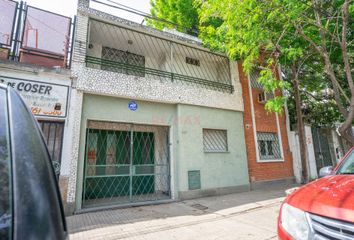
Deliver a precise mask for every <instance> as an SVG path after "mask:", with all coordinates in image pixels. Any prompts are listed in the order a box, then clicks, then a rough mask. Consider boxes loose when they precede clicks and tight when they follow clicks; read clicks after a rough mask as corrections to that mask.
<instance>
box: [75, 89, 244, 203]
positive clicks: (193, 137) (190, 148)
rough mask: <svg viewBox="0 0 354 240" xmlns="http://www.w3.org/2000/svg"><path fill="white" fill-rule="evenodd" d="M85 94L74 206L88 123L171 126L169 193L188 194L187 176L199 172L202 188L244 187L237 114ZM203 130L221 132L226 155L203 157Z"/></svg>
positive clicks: (79, 192) (240, 123)
mask: <svg viewBox="0 0 354 240" xmlns="http://www.w3.org/2000/svg"><path fill="white" fill-rule="evenodd" d="M129 101H130V100H128V99H121V98H114V97H108V96H99V95H89V94H85V95H84V99H83V110H82V119H81V135H80V149H79V163H78V181H77V192H76V197H77V198H76V199H77V201H76V207H77V209H80V208H81V207H80V206H81V196H82V181H83V166H84V151H85V137H86V136H85V134H86V132H85V130H86V124H87V120H101V121H114V122H126V123H139V124H151V125H165V126H170V127H171V128H170V129H171V130H170V141H171V149H170V150H171V161H172V166H171V169H172V171H173V172H172V177H173V179H172V183H173V186H171V188H172V192H173V194H174V196H175V197H177V195H176V194H177V192H178V191H187V190H188V171H189V170H200V173H201V187H202V189H209V188H219V187H229V186H239V185H245V184H248V183H249V182H248V169H247V157H246V148H245V140H244V132H243V120H242V113H241V112H236V111H229V110H221V109H212V108H206V107H198V106H190V105H181V104H176V105H173V104H162V103H151V102H145V101H139V100H136V102H137V103H138V109H137V110H136V111H131V110H130V109H129V108H128V103H129ZM203 128H215V129H226V130H227V135H228V148H229V152H227V153H204V151H203V136H202V129H203Z"/></svg>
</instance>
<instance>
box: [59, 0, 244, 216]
mask: <svg viewBox="0 0 354 240" xmlns="http://www.w3.org/2000/svg"><path fill="white" fill-rule="evenodd" d="M96 4H97V3H96ZM72 72H73V76H75V81H74V83H73V90H72V99H73V102H72V104H73V105H72V106H73V109H72V110H71V113H72V114H73V121H72V125H71V124H70V123H69V125H70V126H69V127H70V133H71V134H72V138H71V141H72V142H70V144H72V156H71V158H70V162H69V161H68V162H66V164H70V165H67V166H66V168H68V169H70V170H71V171H70V180H69V186H68V196H67V204H68V205H67V206H68V211H69V212H73V211H77V212H78V211H84V210H85V209H92V208H95V209H97V208H102V207H106V206H112V205H120V206H124V205H134V204H142V203H153V202H155V203H156V202H164V201H171V200H175V199H187V198H193V197H199V196H209V195H216V194H225V193H232V192H238V191H247V190H249V176H248V168H247V155H246V146H245V136H244V130H243V102H242V92H241V84H240V80H239V73H238V68H237V63H235V62H230V61H229V60H228V58H227V57H225V56H223V55H220V54H216V53H212V52H210V51H208V50H207V49H205V48H202V47H201V46H200V44H199V43H197V42H194V41H193V40H191V39H188V38H186V37H184V36H183V35H178V34H172V33H170V32H164V31H159V30H155V29H153V28H150V27H146V26H143V25H140V24H136V23H133V22H130V21H127V20H124V19H121V18H118V17H114V16H112V15H109V14H107V13H104V12H101V11H99V10H96V9H93V8H90V6H89V1H88V0H79V4H78V16H77V28H76V34H75V46H74V56H73V63H72Z"/></svg>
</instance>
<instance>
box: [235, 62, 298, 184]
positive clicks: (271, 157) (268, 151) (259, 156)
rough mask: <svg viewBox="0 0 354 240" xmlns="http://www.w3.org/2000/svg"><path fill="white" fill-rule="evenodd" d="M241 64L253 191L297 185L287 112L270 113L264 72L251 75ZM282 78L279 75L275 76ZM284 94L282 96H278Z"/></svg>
mask: <svg viewBox="0 0 354 240" xmlns="http://www.w3.org/2000/svg"><path fill="white" fill-rule="evenodd" d="M241 66H242V65H241V64H239V72H240V82H241V84H242V96H243V101H244V115H243V119H244V130H245V138H246V148H247V156H248V168H249V176H250V184H251V188H253V189H254V188H261V187H263V186H265V185H267V184H272V183H275V182H293V181H294V170H293V169H294V166H293V164H294V163H293V159H292V152H291V150H290V147H289V141H288V131H287V129H288V123H287V110H286V109H284V111H283V113H282V114H278V113H272V112H267V111H266V110H265V108H264V106H265V103H266V101H267V98H269V97H272V95H273V94H269V93H265V92H264V89H263V86H262V84H261V83H259V82H258V81H257V80H258V77H259V76H260V70H258V69H253V70H252V71H251V72H250V73H249V74H246V73H245V72H244V71H242V68H241ZM274 74H275V75H276V77H278V78H279V73H278V72H276V73H274ZM276 94H280V93H278V92H277V93H276Z"/></svg>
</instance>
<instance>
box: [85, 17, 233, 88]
mask: <svg viewBox="0 0 354 240" xmlns="http://www.w3.org/2000/svg"><path fill="white" fill-rule="evenodd" d="M86 64H87V66H88V67H91V68H97V69H101V70H107V71H113V72H119V73H124V74H129V75H135V76H139V77H145V76H148V75H150V76H153V77H158V78H162V79H168V80H170V81H176V82H182V83H189V84H196V85H199V86H204V87H207V88H212V89H215V90H221V91H228V92H233V91H234V88H233V85H232V83H231V75H230V64H229V60H228V58H227V57H225V56H223V55H219V54H216V53H211V52H209V51H207V50H204V49H199V48H193V47H191V46H189V45H184V44H182V43H177V42H174V41H171V40H166V39H164V38H160V37H158V36H153V35H151V34H148V33H142V32H139V31H136V30H132V29H127V28H124V27H121V26H117V25H113V24H110V23H105V22H101V21H99V20H94V19H90V22H89V39H88V50H87V56H86Z"/></svg>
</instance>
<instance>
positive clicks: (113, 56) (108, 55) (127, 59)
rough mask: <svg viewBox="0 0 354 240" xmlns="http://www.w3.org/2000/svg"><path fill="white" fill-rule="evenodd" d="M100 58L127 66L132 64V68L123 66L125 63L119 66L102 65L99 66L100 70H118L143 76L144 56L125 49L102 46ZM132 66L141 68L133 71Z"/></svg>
mask: <svg viewBox="0 0 354 240" xmlns="http://www.w3.org/2000/svg"><path fill="white" fill-rule="evenodd" d="M102 59H105V60H110V61H116V62H120V63H124V64H126V65H128V66H133V69H131V68H125V67H124V66H125V65H121V66H120V67H117V66H111V65H102V66H101V69H102V70H108V71H112V72H118V73H125V74H129V75H134V76H139V77H144V76H145V72H144V67H145V57H144V56H141V55H137V54H134V53H130V52H127V51H122V50H119V49H115V48H110V47H102ZM134 66H135V67H140V68H141V69H140V71H135V70H134Z"/></svg>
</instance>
